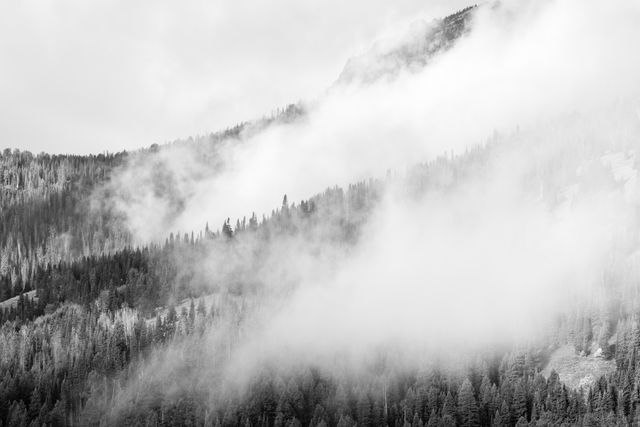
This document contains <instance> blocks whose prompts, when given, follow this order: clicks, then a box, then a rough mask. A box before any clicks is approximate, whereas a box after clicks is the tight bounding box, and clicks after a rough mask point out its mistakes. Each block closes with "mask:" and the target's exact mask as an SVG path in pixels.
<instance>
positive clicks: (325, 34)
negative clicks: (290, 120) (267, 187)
mask: <svg viewBox="0 0 640 427" xmlns="http://www.w3.org/2000/svg"><path fill="white" fill-rule="evenodd" d="M468 4H469V2H466V1H463V0H453V1H451V0H449V1H446V0H431V1H428V0H427V1H425V0H397V1H394V2H389V1H387V0H366V1H365V0H358V1H349V2H345V1H341V0H308V1H301V0H270V1H264V0H213V1H208V2H207V1H202V0H187V1H180V2H169V1H155V0H154V1H152V0H143V1H136V2H130V1H123V0H120V1H105V0H97V1H90V2H87V1H73V0H55V1H54V0H38V1H35V0H25V1H22V0H21V1H3V2H0V131H1V135H2V142H1V143H0V148H4V147H11V148H19V149H22V150H30V151H32V152H34V153H38V152H40V151H47V152H54V153H61V152H77V153H88V152H103V151H118V150H122V149H133V148H137V147H142V146H148V145H150V144H152V143H162V142H166V141H170V140H173V139H176V138H184V137H188V136H190V135H195V134H203V133H207V132H210V131H215V130H219V129H221V128H224V127H226V126H229V125H233V124H235V123H236V122H239V121H242V120H247V119H252V118H255V117H259V116H261V115H263V114H268V113H269V112H270V111H271V110H272V109H275V108H277V107H281V106H284V105H286V104H287V103H290V102H296V101H297V100H299V99H309V98H313V97H315V96H316V95H318V94H319V93H320V92H322V91H323V90H324V89H325V88H326V87H327V86H328V85H329V84H331V83H332V82H333V80H334V79H335V78H336V77H337V75H338V73H339V72H340V70H341V68H342V66H343V64H344V63H345V61H346V59H347V58H348V57H349V56H352V55H353V54H356V53H358V52H361V51H362V50H364V49H366V48H367V47H368V46H369V45H370V43H371V41H372V40H374V39H375V38H376V37H378V36H379V35H381V34H384V32H386V31H392V30H393V29H396V28H401V27H404V26H405V25H406V24H408V23H409V22H411V21H413V20H415V19H418V18H427V19H431V18H434V17H438V16H442V15H445V14H447V13H450V12H452V11H454V10H457V9H459V8H462V7H464V6H467V5H468Z"/></svg>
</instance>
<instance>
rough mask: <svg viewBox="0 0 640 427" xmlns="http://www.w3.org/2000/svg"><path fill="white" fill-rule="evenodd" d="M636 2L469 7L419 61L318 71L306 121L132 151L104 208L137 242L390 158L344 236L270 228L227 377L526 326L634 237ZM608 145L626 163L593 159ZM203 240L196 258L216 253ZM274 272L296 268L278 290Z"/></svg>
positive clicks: (372, 171) (335, 180)
mask: <svg viewBox="0 0 640 427" xmlns="http://www.w3.org/2000/svg"><path fill="white" fill-rule="evenodd" d="M638 19H640V4H638V3H637V2H635V1H631V0H629V1H622V2H619V3H616V5H615V6H614V5H611V4H607V3H603V2H597V1H577V0H563V1H509V2H508V1H505V2H500V3H495V4H487V5H484V6H482V7H480V8H479V9H478V10H477V12H476V16H475V18H474V21H473V26H472V30H471V32H470V33H469V34H468V35H467V36H465V37H464V38H462V39H461V40H459V41H458V43H457V44H456V45H455V46H454V47H453V48H452V49H451V50H449V51H447V52H445V53H442V54H441V55H439V56H437V57H436V58H434V59H433V60H432V61H431V62H430V64H429V65H428V66H427V67H425V68H424V69H423V70H418V71H417V70H406V71H405V70H399V74H398V75H397V76H396V77H393V78H382V79H380V80H377V81H375V82H361V83H358V82H355V83H353V84H350V85H348V86H340V85H338V86H334V87H332V88H331V90H329V91H328V92H326V93H325V94H320V95H318V98H317V99H316V100H315V101H313V102H309V103H308V104H307V110H308V114H306V115H305V116H304V118H303V119H301V120H299V121H297V122H295V123H293V124H283V125H278V124H276V125H273V126H271V127H268V128H267V129H266V130H263V131H261V132H258V133H257V134H252V133H247V134H245V135H241V137H240V140H239V141H237V140H231V141H228V142H227V143H225V144H223V145H222V146H221V147H220V151H219V152H218V157H217V161H220V162H221V163H220V165H219V168H217V169H212V168H211V167H210V166H209V165H210V160H211V159H202V158H201V157H200V156H199V154H198V153H197V152H193V151H190V150H189V149H188V147H187V148H185V146H177V147H170V148H167V149H164V150H161V151H160V152H159V153H157V154H153V155H151V156H150V157H148V158H138V159H134V160H133V161H132V163H131V165H132V166H131V167H129V168H125V169H124V170H123V171H121V174H120V175H117V176H116V177H115V179H114V181H113V185H114V186H115V189H114V191H113V193H114V194H118V195H119V196H117V197H115V198H114V199H113V200H112V202H113V206H114V209H115V210H116V211H118V212H120V213H122V214H123V215H124V218H126V219H128V222H127V224H128V226H129V228H130V230H131V231H132V232H133V233H134V235H135V236H136V238H138V239H139V240H141V241H144V240H148V239H153V238H162V237H160V236H166V234H167V233H168V232H169V231H174V230H175V231H190V230H193V229H195V230H199V229H202V228H203V227H204V224H205V223H206V222H207V221H210V222H211V223H213V224H215V225H216V226H217V224H221V223H222V221H223V220H224V219H225V218H227V217H232V218H235V217H238V216H240V217H241V216H243V215H249V214H250V213H251V212H252V211H255V212H257V213H258V214H261V213H263V212H269V211H270V210H271V209H272V208H274V207H276V206H278V202H279V200H281V198H282V195H283V194H285V193H286V194H287V195H288V196H289V200H296V201H297V200H300V199H303V198H307V197H310V196H312V195H314V194H316V193H318V192H321V191H323V190H324V189H325V188H326V187H328V186H332V185H336V184H337V185H346V184H348V183H353V182H356V181H358V180H363V179H368V178H372V177H373V178H378V177H384V176H385V174H386V171H387V170H392V171H394V173H396V174H398V175H399V176H400V178H398V179H397V180H394V179H390V180H387V182H386V190H385V191H384V196H383V198H382V201H381V202H380V203H379V204H378V205H377V207H376V208H375V210H374V211H373V212H372V213H371V215H370V217H369V218H368V221H367V223H366V224H365V226H364V228H363V231H362V234H361V237H360V239H359V240H358V241H357V243H356V244H355V245H353V246H352V247H348V248H345V247H343V246H342V245H336V244H328V243H326V242H323V241H322V239H320V240H317V241H316V240H313V239H311V240H304V239H301V240H296V239H292V240H290V241H283V242H279V244H274V246H273V247H272V250H271V251H270V252H269V257H268V260H267V261H266V262H265V264H264V265H265V267H264V269H263V270H262V273H263V275H262V278H263V280H264V282H265V292H264V294H263V295H261V297H262V298H264V299H263V300H258V301H256V306H257V308H256V309H255V311H253V312H250V313H249V314H247V315H246V316H245V320H244V322H245V325H244V327H243V333H242V334H240V336H239V337H238V338H237V340H236V341H235V342H234V344H233V350H232V352H231V357H230V358H229V359H228V361H227V362H225V364H224V373H225V375H227V378H229V379H232V378H234V379H237V378H242V377H245V376H246V377H251V375H252V373H253V372H255V371H254V370H253V369H258V366H259V365H260V364H262V363H274V361H276V362H277V363H278V364H280V366H283V367H284V369H285V370H286V367H287V366H294V365H297V364H301V363H302V364H305V363H308V364H315V365H320V366H324V367H327V368H328V369H331V368H332V367H333V366H335V364H336V360H338V361H339V364H343V365H344V364H346V365H348V366H354V367H358V366H360V362H361V361H362V360H363V359H366V358H367V357H369V356H371V354H373V353H375V352H376V351H377V349H380V348H393V349H395V350H397V351H400V352H402V353H403V356H402V357H403V358H404V359H409V360H420V359H421V358H424V357H425V355H431V356H433V355H434V354H440V355H442V354H449V353H450V352H453V349H456V350H460V349H463V350H468V351H469V352H470V353H473V351H476V350H478V349H479V348H484V347H486V346H495V347H498V346H501V345H511V344H515V343H519V344H522V343H523V342H524V343H526V342H527V341H530V340H532V339H533V337H537V336H540V335H544V334H545V332H546V331H547V329H546V328H547V327H548V326H549V325H548V323H547V322H550V321H552V320H553V319H554V317H555V316H557V315H560V314H562V313H566V312H571V311H572V310H575V309H576V307H577V304H578V301H581V300H584V301H588V300H589V298H590V297H591V295H592V294H594V293H596V292H597V289H598V286H601V285H602V276H603V271H604V270H606V269H607V268H609V267H610V265H611V259H612V258H613V257H615V256H622V257H625V256H627V255H628V254H629V253H631V252H633V251H635V250H637V242H636V240H637V235H636V234H630V233H631V231H633V230H636V228H635V227H636V222H635V219H634V218H635V217H634V212H635V209H636V208H637V206H636V204H637V201H638V200H637V197H635V196H634V193H633V192H634V188H635V179H636V178H635V162H636V161H635V157H634V156H635V153H636V149H637V142H638V137H640V117H638V114H637V108H638V104H637V101H636V100H637V99H638V98H637V97H638V95H639V94H640V87H639V85H640V81H638V79H637V76H638V75H640V57H637V55H633V54H630V53H631V52H634V44H635V41H636V40H640V28H639V27H638V26H637V25H636V23H637V22H638ZM409 34H411V33H409ZM492 135H493V136H492ZM496 135H502V136H496ZM487 140H490V141H493V142H492V143H490V144H488V145H487V147H486V148H485V149H486V150H487V153H488V156H487V159H486V161H484V163H483V164H482V167H480V168H478V170H476V169H470V168H471V167H472V166H473V165H471V162H467V163H465V162H464V161H461V163H459V164H458V167H459V169H458V172H460V176H458V177H456V178H455V179H453V181H454V182H455V185H452V186H450V187H446V188H444V189H440V190H438V189H436V190H433V191H429V192H427V193H426V194H425V195H422V196H421V197H417V198H416V197H413V196H412V195H410V194H408V191H407V189H406V185H404V184H403V183H404V178H403V177H404V176H405V173H406V171H407V170H408V168H410V167H411V166H413V165H415V164H416V163H419V162H427V161H432V160H433V159H435V158H436V156H438V155H441V154H443V153H446V156H447V157H449V158H450V159H451V153H452V152H453V153H460V154H462V153H464V152H466V151H468V150H472V149H473V148H474V147H476V148H477V146H478V145H479V144H480V145H481V144H484V143H485V142H486V141H487ZM497 142H499V143H497ZM493 143H496V145H495V146H494V145H492V144H493ZM612 151H613V152H616V153H618V154H617V155H619V156H621V158H622V159H625V162H626V161H628V162H629V164H630V165H631V166H630V171H631V173H623V174H622V176H618V175H616V173H617V172H616V170H618V171H619V169H620V165H619V164H614V165H612V164H609V163H607V162H606V161H605V160H603V156H605V154H607V153H610V152H612ZM460 158H461V159H465V157H464V155H463V154H462V157H460ZM451 161H452V162H453V161H455V158H454V159H453V160H451ZM556 168H558V169H556ZM158 171H161V172H162V174H166V176H165V177H164V178H163V179H162V180H161V182H162V183H163V184H162V186H161V191H157V186H158V180H157V179H156V178H154V177H157V174H158ZM465 171H466V172H465ZM602 171H604V172H602ZM131 182H136V183H141V184H140V185H137V186H136V187H135V188H133V187H131V186H130V185H129V184H128V183H131ZM167 183H168V184H167ZM165 184H166V185H168V186H169V187H168V188H164V186H165ZM168 194H170V195H174V194H175V195H177V199H178V202H175V198H174V197H173V196H171V197H168V196H167V195H168ZM215 228H217V227H215ZM633 233H636V231H633ZM625 238H628V239H629V240H630V241H631V242H632V244H631V247H630V248H629V247H625V248H624V249H623V250H622V249H620V245H619V242H620V241H621V240H624V239H625ZM318 245H320V246H318ZM318 247H319V248H320V250H319V251H318ZM616 251H618V252H616ZM318 252H319V253H320V254H321V256H316V255H314V254H317V253H318ZM210 255H211V256H210V258H209V261H208V263H205V265H202V266H200V267H199V268H204V269H211V268H212V266H215V265H216V264H215V263H216V262H218V261H216V260H217V259H219V254H217V253H215V252H212V253H211V254H210ZM270 272H271V273H273V272H283V274H284V275H285V277H293V278H295V280H293V282H294V283H295V286H293V288H287V289H286V292H282V288H281V287H279V286H278V285H279V284H280V283H279V280H281V278H280V279H278V275H276V274H273V275H270V274H269V273H270ZM270 290H273V292H271V291H270ZM211 334H212V336H216V337H217V336H218V334H220V330H215V331H212V332H211ZM211 339H212V340H213V341H214V342H217V341H215V339H214V338H211ZM218 344H219V343H218ZM214 347H215V348H216V350H215V351H219V347H217V344H216V346H214ZM212 351H213V350H212ZM343 356H344V357H343ZM165 362H166V360H165ZM350 363H353V365H349V364H350ZM168 364H169V365H171V363H168ZM162 369H170V368H169V367H168V366H167V365H162ZM155 371H157V370H154V372H155Z"/></svg>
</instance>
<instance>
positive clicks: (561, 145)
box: [0, 7, 640, 426]
mask: <svg viewBox="0 0 640 427" xmlns="http://www.w3.org/2000/svg"><path fill="white" fill-rule="evenodd" d="M475 11H476V7H469V8H466V9H463V10H462V11H460V12H457V13H455V14H453V15H450V16H448V17H446V18H444V19H442V20H437V21H435V22H432V23H424V22H421V23H417V24H415V25H414V26H413V27H412V29H411V30H410V31H409V33H408V34H407V35H406V37H404V38H402V39H401V40H399V41H394V42H393V43H390V44H379V45H377V46H376V47H374V48H373V49H372V50H371V51H370V52H368V53H366V54H364V55H362V56H359V57H356V58H353V59H351V60H349V62H348V63H347V64H346V66H345V68H344V70H343V71H342V73H341V74H340V76H339V78H338V79H337V81H336V83H335V84H336V85H347V84H363V85H369V84H374V83H375V82H376V81H378V80H380V79H392V78H393V77H394V76H395V75H397V74H398V73H399V72H401V70H405V71H407V72H414V73H415V72H419V69H420V68H422V67H428V66H430V64H432V62H431V61H432V60H433V58H434V57H435V56H436V55H438V54H441V53H443V52H445V51H447V50H448V49H452V47H453V46H454V44H455V42H456V41H457V40H459V39H460V38H461V37H465V35H467V34H471V32H472V31H473V18H474V13H475ZM312 107H313V106H308V105H304V104H302V103H300V104H292V105H290V106H288V107H286V108H284V109H282V110H279V111H277V112H276V113H275V114H273V115H272V116H271V117H265V118H263V119H260V120H254V121H249V122H244V123H241V124H239V125H237V126H234V127H231V128H229V129H227V130H224V131H221V132H217V133H212V134H209V135H205V136H201V137H195V138H189V139H186V140H181V141H176V142H174V143H170V144H165V145H154V146H152V147H150V148H148V149H143V150H139V151H136V152H132V153H116V154H103V155H91V156H63V155H48V154H44V153H42V154H39V155H36V156H34V155H32V154H31V153H29V152H20V151H18V150H14V151H11V150H5V151H4V152H2V154H0V185H1V187H0V425H6V426H14V425H15V426H26V425H47V426H49V425H51V426H68V425H77V426H90V425H149V426H156V425H205V426H214V425H216V426H217V425H229V426H232V425H260V426H284V425H286V426H297V425H305V426H306V425H310V426H326V425H338V426H355V425H358V426H361V425H367V426H377V425H403V426H406V425H411V426H424V425H428V426H454V425H465V426H477V425H496V426H513V425H516V426H524V425H636V424H637V423H638V421H639V420H640V418H639V417H640V397H639V393H640V375H637V373H638V369H639V363H640V362H639V361H638V358H637V353H638V351H639V350H640V338H639V337H640V319H639V318H638V315H637V313H638V307H640V293H638V292H637V283H638V274H637V271H638V269H637V265H638V260H639V258H638V257H639V254H640V241H639V240H640V239H639V234H638V230H640V220H639V219H638V217H637V207H638V206H637V204H638V195H637V188H638V182H637V179H638V167H639V165H638V159H640V156H639V154H640V153H638V146H637V139H636V136H637V135H639V134H640V129H639V128H640V125H639V124H638V122H637V121H635V119H628V117H627V115H628V112H629V111H634V110H633V108H631V109H629V108H628V107H629V106H628V105H627V104H625V103H624V102H623V101H620V102H619V103H617V104H616V105H615V106H613V107H610V106H606V109H604V111H596V112H595V113H594V112H591V113H574V114H570V115H567V116H562V117H560V118H558V119H557V121H551V122H543V123H539V124H536V126H533V127H528V128H526V129H523V130H520V129H519V128H517V129H513V130H508V131H502V132H498V131H495V132H494V133H493V134H492V135H491V136H485V135H480V136H478V138H479V139H481V142H480V143H478V144H477V145H474V146H473V147H470V148H468V149H466V150H464V151H462V152H459V153H457V154H454V153H451V152H448V153H446V154H444V155H440V156H434V157H433V158H432V159H431V160H429V161H424V159H420V158H416V159H415V161H414V163H413V165H411V166H410V167H408V168H407V169H406V170H404V171H388V173H387V174H386V175H385V174H382V175H381V176H369V177H367V178H366V179H363V180H359V181H356V182H351V183H349V184H347V185H345V186H337V185H334V186H331V187H328V188H326V189H325V190H323V191H320V192H318V193H317V194H308V195H307V196H306V197H305V198H304V199H303V200H296V201H292V200H290V199H289V198H288V197H287V195H284V194H283V197H282V199H279V200H273V209H272V210H271V212H270V213H269V212H265V213H264V214H263V213H262V212H259V211H258V212H257V213H256V212H246V216H243V217H237V218H231V217H227V218H226V219H225V218H218V217H211V218H210V221H211V223H212V224H213V223H217V224H218V226H212V227H210V226H209V223H206V225H204V224H203V226H202V227H200V228H193V229H182V230H175V229H172V228H169V227H163V225H164V224H166V223H170V224H174V222H171V221H169V222H164V220H165V219H167V218H165V217H168V219H170V220H173V219H175V218H176V217H180V215H182V214H184V212H186V208H185V205H193V206H196V208H197V209H203V208H202V207H203V206H205V204H204V203H202V201H201V200H199V198H201V197H203V196H202V194H205V195H206V194H207V193H206V191H211V192H212V191H213V188H209V187H213V186H215V185H218V183H217V181H216V178H217V177H218V175H217V174H218V173H220V171H228V170H230V171H231V172H230V173H231V174H233V173H234V172H235V170H234V169H233V166H234V163H233V160H234V158H233V156H227V154H228V151H225V149H227V148H229V147H232V148H234V149H236V148H238V147H240V148H244V147H246V146H247V141H249V140H250V139H251V138H254V137H256V136H258V135H265V134H266V135H267V136H268V137H271V138H283V139H284V138H285V137H286V136H290V135H294V136H297V135H298V134H295V133H292V134H289V133H287V132H289V131H291V129H296V127H297V126H298V125H300V123H302V122H304V120H306V119H310V120H311V119H312V118H313V114H314V110H313V108H312ZM603 108H604V107H603ZM634 114H635V111H634ZM454 125H455V126H457V125H458V124H457V123H455V124H452V126H454ZM270 131H273V134H269V132H270ZM274 135H275V136H274ZM330 136H333V135H330ZM323 137H326V136H324V135H323ZM398 137H399V138H400V137H402V135H398ZM259 141H261V142H262V141H263V140H260V139H259ZM288 142H289V141H287V143H288ZM293 142H298V141H297V140H295V138H294V141H293ZM249 147H250V148H255V149H260V148H261V145H260V144H255V145H250V146H249ZM278 147H280V146H278ZM283 147H284V149H282V150H281V151H278V152H277V153H278V154H279V155H281V154H282V152H284V151H286V148H288V146H287V145H283ZM232 153H233V154H236V155H237V156H247V155H248V153H247V152H246V150H242V149H241V150H238V151H232ZM238 153H239V154H238ZM314 154H316V155H317V153H314V152H313V151H310V155H311V156H313V155H314ZM286 161H287V158H286V156H284V155H282V163H284V162H286ZM251 165H252V167H255V168H259V167H260V166H261V164H260V163H259V162H258V163H256V164H251ZM283 167H284V166H283ZM303 172H304V171H303ZM248 178H251V179H247V180H246V181H240V182H242V183H243V184H244V186H238V187H237V188H233V190H234V191H237V192H238V193H243V192H248V191H249V190H248V188H249V187H251V186H252V184H253V182H252V181H253V176H251V177H248ZM299 179H305V176H304V175H301V176H300V177H299ZM232 182H238V181H232ZM224 184H228V183H227V182H223V183H222V184H221V185H224ZM197 186H201V187H204V188H205V190H206V191H205V192H204V193H202V192H196V191H195V190H194V187H197ZM125 187H126V188H127V189H132V192H131V194H133V193H134V192H137V193H136V194H138V195H141V196H142V197H141V199H135V200H134V198H133V197H132V196H131V194H129V193H127V194H124V195H123V194H122V189H123V188H125ZM283 193H284V191H283ZM158 200H160V201H161V202H162V203H164V204H162V205H159V206H160V208H162V209H160V208H158V209H156V208H155V207H156V205H155V204H154V203H155V202H157V201H158ZM134 202H135V203H134ZM216 202H217V203H220V204H222V205H223V206H224V207H225V208H226V207H227V206H226V203H228V200H220V201H216ZM136 203H140V204H146V205H145V206H146V211H147V212H151V216H150V217H149V218H146V217H145V222H147V219H148V221H156V222H154V224H156V225H158V227H157V228H158V230H156V231H157V233H156V235H153V236H151V238H149V239H148V240H147V241H140V239H139V236H138V235H137V234H136V230H135V229H133V228H132V227H131V224H132V223H135V221H132V219H131V218H130V217H129V216H128V215H129V212H131V211H130V210H127V209H124V208H123V206H122V205H123V204H124V205H132V204H136ZM126 207H130V206H125V208H126ZM229 209H230V208H229ZM205 214H208V213H206V212H205ZM229 215H231V214H229ZM576 242H577V243H576ZM592 272H593V274H587V273H592ZM594 277H595V279H594ZM565 294H566V295H565ZM442 306H444V309H443V308H442ZM460 307H462V308H463V309H464V310H465V311H468V312H467V313H465V312H464V311H460ZM526 316H531V318H532V319H533V321H532V323H529V322H527V321H526V320H523V319H529V317H526ZM543 326H544V327H543ZM487 330H488V331H487ZM511 334H513V335H511ZM493 335H496V336H499V337H498V338H496V337H494V336H493ZM502 335H505V337H503V336H502ZM461 336H462V337H463V339H460V337H461ZM452 342H453V343H455V345H451V344H452ZM441 348H449V350H448V351H445V352H443V353H441V352H440V351H441Z"/></svg>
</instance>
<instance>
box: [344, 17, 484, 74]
mask: <svg viewBox="0 0 640 427" xmlns="http://www.w3.org/2000/svg"><path fill="white" fill-rule="evenodd" d="M476 9H477V6H470V7H467V8H465V9H462V10H461V11H459V12H456V13H454V14H452V15H449V16H447V17H445V18H443V19H439V20H435V21H433V22H429V23H427V22H425V21H416V22H414V23H413V24H412V26H411V28H410V30H409V32H407V33H406V34H405V35H404V36H403V37H401V38H400V39H399V40H394V41H389V40H381V41H379V42H378V43H377V44H376V45H374V46H373V47H372V49H371V50H369V51H368V52H366V53H364V54H362V55H360V56H356V57H353V58H351V59H349V60H348V61H347V63H346V65H345V67H344V69H343V70H342V72H341V73H340V75H339V76H338V79H337V81H336V82H335V84H336V85H343V84H352V83H354V82H359V83H372V82H374V81H376V80H378V79H380V78H384V77H387V78H389V77H393V76H395V75H397V74H398V73H399V72H400V71H401V70H409V71H410V70H416V69H420V68H422V67H424V66H426V65H427V64H428V63H429V61H431V60H432V59H433V58H434V56H436V55H438V54H440V53H443V52H445V51H447V49H449V48H451V46H453V44H454V43H455V42H456V41H457V40H458V39H459V38H461V37H463V36H464V35H465V34H466V33H467V32H468V31H469V28H470V26H471V25H472V20H473V15H474V12H475V10H476Z"/></svg>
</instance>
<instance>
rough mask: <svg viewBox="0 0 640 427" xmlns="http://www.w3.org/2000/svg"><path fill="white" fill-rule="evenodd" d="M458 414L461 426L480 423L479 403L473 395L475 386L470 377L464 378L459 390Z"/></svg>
mask: <svg viewBox="0 0 640 427" xmlns="http://www.w3.org/2000/svg"><path fill="white" fill-rule="evenodd" d="M458 414H459V418H460V425H461V426H464V427H475V426H479V425H480V419H479V416H478V405H477V403H476V398H475V397H474V395H473V386H472V385H471V381H469V379H468V378H467V379H466V380H464V382H463V383H462V385H461V386H460V390H459V391H458Z"/></svg>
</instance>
